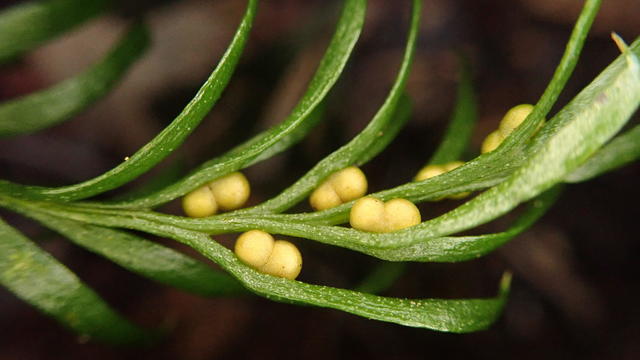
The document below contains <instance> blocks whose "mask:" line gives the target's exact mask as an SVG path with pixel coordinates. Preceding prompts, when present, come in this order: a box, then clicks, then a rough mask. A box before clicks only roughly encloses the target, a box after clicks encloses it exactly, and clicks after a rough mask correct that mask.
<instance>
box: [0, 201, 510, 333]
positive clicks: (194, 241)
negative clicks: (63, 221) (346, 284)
mask: <svg viewBox="0 0 640 360" xmlns="http://www.w3.org/2000/svg"><path fill="white" fill-rule="evenodd" d="M0 202H1V203H2V204H3V205H4V206H6V207H8V208H13V209H17V210H19V211H21V212H25V213H47V214H49V215H52V216H57V217H66V218H74V219H76V220H80V221H87V222H89V223H96V224H99V225H105V226H120V227H125V228H129V229H134V230H140V231H144V232H148V233H150V234H154V235H157V236H161V237H168V238H172V239H175V240H177V241H179V242H182V243H184V244H186V245H188V246H191V247H193V248H194V249H195V250H197V251H198V252H200V253H201V254H203V255H205V256H206V257H208V258H209V259H211V260H213V261H214V262H215V263H217V264H218V265H220V266H221V267H222V268H224V269H225V270H226V271H228V272H229V273H231V274H232V275H233V276H235V277H236V278H237V279H238V280H240V282H242V283H243V284H244V286H245V287H246V288H248V289H249V290H251V291H253V292H255V293H257V294H260V295H262V296H265V297H268V298H270V299H272V300H277V301H285V302H295V303H304V304H311V305H316V306H321V307H328V308H333V309H338V310H342V311H346V312H349V313H352V314H356V315H359V316H364V317H367V318H370V319H375V320H381V321H388V322H393V323H397V324H401V325H406V326H414V327H422V328H428V329H433V330H439V331H448V332H459V333H463V332H471V331H477V330H481V329H484V328H486V327H488V326H489V325H490V324H491V323H493V322H494V321H495V319H496V318H497V317H498V316H499V314H500V312H501V309H502V307H503V306H504V302H505V300H506V296H507V291H508V287H509V280H508V279H505V280H504V281H503V282H502V285H501V290H500V293H499V295H498V296H497V297H495V298H489V299H463V300H445V299H396V298H388V297H380V296H375V295H370V294H364V293H361V292H357V291H352V290H345V289H337V288H332V287H327V286H318V285H311V284H306V283H302V282H298V281H292V280H287V279H283V278H277V277H273V276H270V275H265V274H262V273H259V272H257V271H255V270H253V269H251V268H249V267H247V266H246V265H244V264H243V263H242V262H240V261H239V260H238V258H237V257H236V256H235V255H234V254H233V253H232V252H231V251H230V250H228V249H226V248H225V247H223V246H222V245H220V244H218V243H217V242H215V241H213V240H212V239H211V238H210V237H209V236H207V235H205V234H202V233H200V232H196V231H192V230H186V229H181V228H178V227H176V226H173V225H169V224H166V223H158V222H155V221H150V220H146V219H142V218H139V217H130V216H127V215H123V214H119V215H103V216H95V215H93V214H87V213H86V212H83V211H67V210H63V208H66V206H62V205H59V206H56V205H49V206H48V205H47V204H46V203H35V202H32V201H25V200H20V199H14V198H8V197H7V196H4V195H0ZM52 206H54V207H55V208H54V207H52ZM102 211H107V210H102ZM109 211H113V210H109ZM113 212H114V213H116V214H117V212H115V211H113ZM165 216H166V215H165ZM291 225H298V224H293V223H292V224H291ZM326 228H336V229H342V228H337V227H326ZM344 230H350V229H344ZM353 231H355V230H353Z"/></svg>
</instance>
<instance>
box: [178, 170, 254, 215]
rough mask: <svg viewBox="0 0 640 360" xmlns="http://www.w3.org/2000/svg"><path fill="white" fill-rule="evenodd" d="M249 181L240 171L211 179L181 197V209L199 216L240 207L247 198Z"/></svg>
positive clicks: (249, 190)
mask: <svg viewBox="0 0 640 360" xmlns="http://www.w3.org/2000/svg"><path fill="white" fill-rule="evenodd" d="M250 192H251V188H250V186H249V181H248V180H247V178H246V177H245V176H244V175H242V173H240V172H234V173H231V174H229V175H226V176H223V177H221V178H219V179H216V180H213V181H211V182H209V183H207V184H205V185H203V186H201V187H199V188H197V189H196V190H193V191H192V192H190V193H188V194H187V195H185V196H184V197H183V198H182V209H183V210H184V212H185V214H187V216H190V217H195V218H201V217H207V216H211V215H214V214H215V213H217V212H218V209H221V210H234V209H237V208H240V207H241V206H242V205H244V203H245V202H246V201H247V199H248V198H249V194H250Z"/></svg>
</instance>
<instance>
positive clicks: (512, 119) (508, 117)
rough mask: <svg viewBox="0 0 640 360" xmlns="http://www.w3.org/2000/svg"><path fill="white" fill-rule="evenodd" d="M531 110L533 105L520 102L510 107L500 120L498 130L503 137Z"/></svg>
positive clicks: (520, 122)
mask: <svg viewBox="0 0 640 360" xmlns="http://www.w3.org/2000/svg"><path fill="white" fill-rule="evenodd" d="M532 111H533V105H531V104H520V105H517V106H514V107H512V108H511V109H509V111H507V113H506V114H505V115H504V117H503V118H502V121H500V126H499V127H498V130H499V131H500V134H501V135H502V137H503V138H506V137H507V136H509V134H511V133H512V132H513V130H515V129H516V128H517V127H518V126H520V124H522V122H523V121H524V120H525V119H526V118H527V116H529V114H531V112H532Z"/></svg>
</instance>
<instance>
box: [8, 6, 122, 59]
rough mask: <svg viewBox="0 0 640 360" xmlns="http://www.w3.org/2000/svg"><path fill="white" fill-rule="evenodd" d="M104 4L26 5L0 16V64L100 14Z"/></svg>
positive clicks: (104, 7) (11, 9)
mask: <svg viewBox="0 0 640 360" xmlns="http://www.w3.org/2000/svg"><path fill="white" fill-rule="evenodd" d="M109 3H110V1H107V0H49V1H29V2H25V3H23V4H20V5H16V6H14V7H11V8H9V9H7V10H5V11H3V12H2V13H0V63H3V62H6V61H7V60H11V59H13V58H15V57H17V56H19V55H21V54H22V53H24V52H25V51H28V50H30V49H33V48H34V47H36V46H38V45H40V44H41V43H43V42H45V41H47V40H49V39H52V38H54V37H56V36H58V35H60V34H62V33H64V32H65V31H68V30H70V29H72V28H73V27H75V26H77V25H79V24H81V23H83V22H84V21H86V20H88V19H90V18H92V17H94V16H96V15H98V14H100V13H101V12H103V11H104V10H105V9H106V8H107V6H108V5H109Z"/></svg>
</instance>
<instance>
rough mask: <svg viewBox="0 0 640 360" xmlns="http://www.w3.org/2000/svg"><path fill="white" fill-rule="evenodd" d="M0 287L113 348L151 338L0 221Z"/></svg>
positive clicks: (62, 266)
mask: <svg viewBox="0 0 640 360" xmlns="http://www.w3.org/2000/svg"><path fill="white" fill-rule="evenodd" d="M0 254H2V256H0V284H2V285H3V286H4V287H6V288H7V289H9V290H10V291H11V292H12V293H14V294H15V295H16V296H18V297H19V298H21V299H22V300H24V301H26V302H28V303H30V304H31V305H33V306H35V307H36V308H38V309H39V310H41V311H42V312H44V313H46V314H48V315H50V316H52V317H53V318H55V319H56V320H57V321H58V322H60V323H61V324H62V325H64V326H66V327H68V328H70V329H72V330H73V331H75V332H77V333H79V334H81V335H83V336H87V337H90V338H94V339H96V340H98V341H103V342H107V343H114V344H126V343H140V342H142V343H144V342H148V341H150V340H152V339H153V336H152V335H151V333H148V332H146V331H145V330H143V329H141V328H138V327H137V326H135V325H133V324H131V323H129V322H128V321H127V320H125V319H124V318H122V317H121V316H120V315H118V314H117V313H116V312H114V311H113V310H112V309H111V308H110V307H109V306H108V305H107V304H106V303H105V302H104V301H102V299H101V298H100V297H99V296H98V295H96V293H95V292H93V291H92V290H91V289H90V288H88V287H87V286H86V285H84V284H83V283H82V282H81V281H80V280H79V279H78V278H77V277H76V276H75V274H73V273H72V272H71V271H69V269H67V268H66V267H65V266H64V265H62V264H60V263H59V262H58V261H57V260H55V259H54V258H53V257H52V256H51V255H49V254H47V253H46V252H44V251H42V250H41V249H40V248H38V247H37V246H36V245H34V244H33V243H32V242H31V241H29V240H28V239H27V238H25V237H24V236H23V235H22V234H20V233H19V232H17V231H16V230H15V229H13V228H12V227H11V226H9V225H8V224H7V223H5V222H4V221H2V220H1V219H0Z"/></svg>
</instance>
